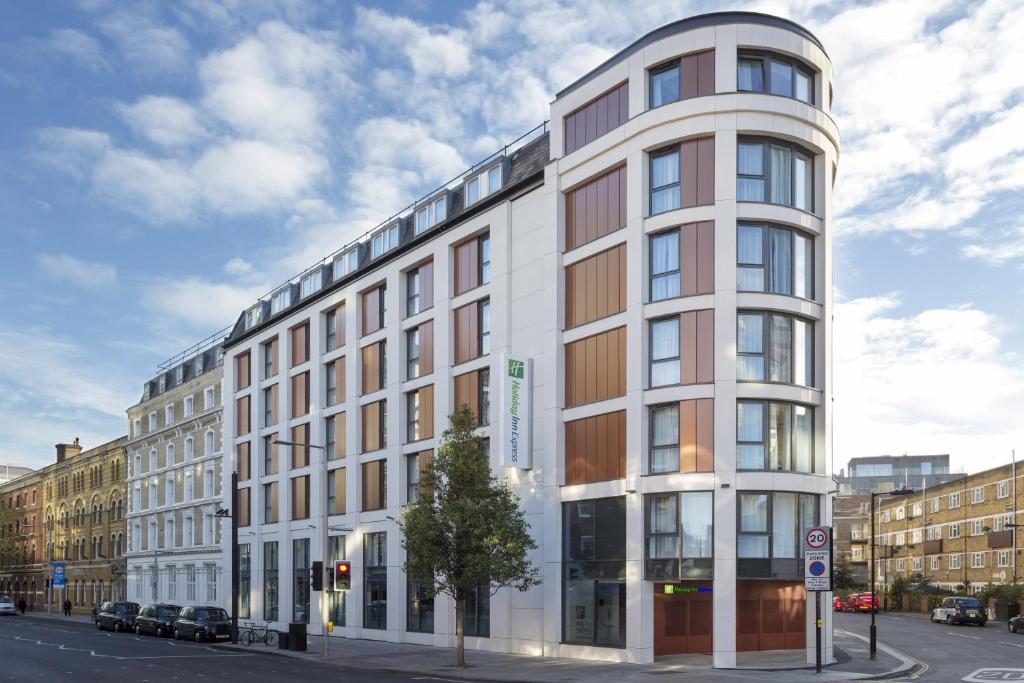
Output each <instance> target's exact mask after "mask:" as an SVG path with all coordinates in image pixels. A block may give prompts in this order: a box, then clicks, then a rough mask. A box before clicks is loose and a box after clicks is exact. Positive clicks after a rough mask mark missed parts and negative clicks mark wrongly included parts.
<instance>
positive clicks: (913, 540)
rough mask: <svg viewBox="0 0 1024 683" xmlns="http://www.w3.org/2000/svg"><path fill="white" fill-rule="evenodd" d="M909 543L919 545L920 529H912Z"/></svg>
mask: <svg viewBox="0 0 1024 683" xmlns="http://www.w3.org/2000/svg"><path fill="white" fill-rule="evenodd" d="M910 542H911V543H920V542H921V530H920V529H914V530H913V531H911V532H910Z"/></svg>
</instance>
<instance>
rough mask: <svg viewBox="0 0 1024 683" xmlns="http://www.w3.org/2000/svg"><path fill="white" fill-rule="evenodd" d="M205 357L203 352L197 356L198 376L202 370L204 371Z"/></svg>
mask: <svg viewBox="0 0 1024 683" xmlns="http://www.w3.org/2000/svg"><path fill="white" fill-rule="evenodd" d="M204 358H205V356H203V354H199V355H198V356H196V364H195V367H196V375H197V376H198V375H201V374H202V372H203V359H204Z"/></svg>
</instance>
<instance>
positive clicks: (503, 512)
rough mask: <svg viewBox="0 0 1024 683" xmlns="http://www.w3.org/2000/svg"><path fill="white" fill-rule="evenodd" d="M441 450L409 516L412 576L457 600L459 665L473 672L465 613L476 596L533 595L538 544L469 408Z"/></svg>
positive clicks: (455, 419)
mask: <svg viewBox="0 0 1024 683" xmlns="http://www.w3.org/2000/svg"><path fill="white" fill-rule="evenodd" d="M449 422H450V426H449V427H448V429H446V430H445V432H444V434H443V435H442V438H441V445H440V447H439V448H438V450H437V454H436V455H435V456H434V457H433V459H432V460H431V461H430V463H429V464H428V465H427V466H426V468H425V470H424V471H423V472H422V473H421V475H420V489H419V495H418V496H417V498H416V501H415V502H414V503H412V504H410V505H409V507H408V508H407V509H406V510H405V512H403V513H402V520H401V521H400V522H399V525H400V527H401V529H402V532H403V539H402V545H403V547H404V548H405V552H406V560H405V572H406V574H407V575H408V576H409V577H410V578H411V579H412V580H413V581H416V582H418V583H419V584H420V585H421V586H423V588H424V590H425V592H426V593H427V595H428V596H430V597H433V596H434V595H437V594H438V593H444V594H446V595H449V596H451V597H452V598H453V599H454V601H455V642H456V647H455V664H456V666H460V667H464V666H466V655H465V643H464V630H463V611H464V609H465V605H466V599H467V597H468V595H469V594H470V592H471V591H473V590H475V589H476V588H477V587H479V586H488V587H489V588H490V591H491V594H492V595H493V594H494V593H495V592H496V591H497V590H498V589H499V588H505V587H508V588H515V589H516V590H519V591H525V590H527V589H528V588H530V587H531V586H535V585H537V584H539V583H540V580H539V578H538V575H539V570H538V569H537V568H536V567H534V566H533V565H532V563H531V562H530V560H529V558H528V557H527V554H528V553H529V552H530V551H531V550H534V549H536V547H537V544H536V543H535V542H534V540H533V538H532V537H531V536H530V525H529V524H528V523H527V522H526V519H525V516H524V514H523V512H522V510H521V509H520V508H519V498H518V497H517V496H516V495H515V494H514V493H512V491H511V490H509V488H508V483H507V482H505V481H500V482H499V481H498V479H497V478H496V477H495V476H494V475H493V474H492V473H491V467H490V463H488V461H487V457H486V456H485V455H484V451H483V439H482V438H480V437H479V436H477V435H476V434H475V432H474V430H475V428H476V417H475V416H474V415H473V413H472V412H471V411H470V410H469V408H467V407H466V406H462V407H461V408H460V409H459V410H457V411H456V412H455V413H453V414H452V415H451V416H450V417H449Z"/></svg>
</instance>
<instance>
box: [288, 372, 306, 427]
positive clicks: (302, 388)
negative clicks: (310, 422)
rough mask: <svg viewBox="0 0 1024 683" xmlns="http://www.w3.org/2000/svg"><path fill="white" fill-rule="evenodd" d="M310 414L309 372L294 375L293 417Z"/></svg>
mask: <svg viewBox="0 0 1024 683" xmlns="http://www.w3.org/2000/svg"><path fill="white" fill-rule="evenodd" d="M308 414H309V372H308V371H307V372H300V373H299V374H297V375H292V412H291V417H293V418H296V417H302V416H303V415H308Z"/></svg>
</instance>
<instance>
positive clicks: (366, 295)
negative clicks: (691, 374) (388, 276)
mask: <svg viewBox="0 0 1024 683" xmlns="http://www.w3.org/2000/svg"><path fill="white" fill-rule="evenodd" d="M361 296H362V301H363V306H362V308H363V311H362V313H363V315H362V318H363V334H362V336H364V337H365V336H366V335H368V334H371V333H373V332H376V331H377V330H379V329H380V328H381V310H382V309H381V305H382V303H383V302H382V297H383V296H384V287H383V286H378V287H374V288H373V289H370V290H367V291H365V292H363V293H362V295H361Z"/></svg>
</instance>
